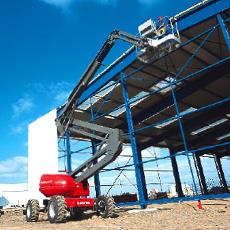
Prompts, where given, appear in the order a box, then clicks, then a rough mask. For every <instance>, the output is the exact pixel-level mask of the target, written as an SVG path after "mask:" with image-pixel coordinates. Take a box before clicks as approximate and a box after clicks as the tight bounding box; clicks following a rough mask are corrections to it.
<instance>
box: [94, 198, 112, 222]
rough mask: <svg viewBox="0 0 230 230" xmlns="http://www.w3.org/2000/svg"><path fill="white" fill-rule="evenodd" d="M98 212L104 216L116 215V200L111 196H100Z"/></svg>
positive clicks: (97, 206) (97, 205) (97, 203)
mask: <svg viewBox="0 0 230 230" xmlns="http://www.w3.org/2000/svg"><path fill="white" fill-rule="evenodd" d="M96 208H97V213H98V214H99V215H100V216H101V217H103V218H109V217H115V205H114V200H113V198H112V197H110V196H99V197H98V198H97V200H96Z"/></svg>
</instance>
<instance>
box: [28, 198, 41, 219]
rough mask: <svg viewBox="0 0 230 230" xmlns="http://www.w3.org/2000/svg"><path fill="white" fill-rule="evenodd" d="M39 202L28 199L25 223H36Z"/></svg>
mask: <svg viewBox="0 0 230 230" xmlns="http://www.w3.org/2000/svg"><path fill="white" fill-rule="evenodd" d="M39 210H40V208H39V202H38V200H35V199H30V200H28V202H27V205H26V211H25V215H26V221H27V222H37V221H38V218H39Z"/></svg>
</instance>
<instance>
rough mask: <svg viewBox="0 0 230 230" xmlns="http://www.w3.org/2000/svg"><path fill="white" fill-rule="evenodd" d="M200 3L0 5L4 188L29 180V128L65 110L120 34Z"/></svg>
mask: <svg viewBox="0 0 230 230" xmlns="http://www.w3.org/2000/svg"><path fill="white" fill-rule="evenodd" d="M197 2H198V0H196V1H194V0H190V1H181V0H174V1H172V0H152V1H151V0H20V1H19V0H7V1H0V29H1V35H0V79H1V80H0V81H1V91H0V98H1V99H0V100H1V113H0V122H1V130H2V135H1V145H0V175H1V177H0V183H12V182H26V181H27V174H26V171H27V165H26V164H27V125H28V124H29V123H30V122H31V121H33V120H35V119H36V118H38V117H39V116H41V115H43V114H45V113H47V112H49V111H50V110H51V109H53V108H56V107H57V106H59V105H61V104H62V103H63V102H64V101H65V99H66V98H67V96H68V94H69V93H70V91H71V89H72V88H73V87H74V85H75V83H76V82H77V81H78V79H79V77H80V76H81V74H82V73H83V72H84V70H85V68H86V67H87V65H88V64H89V62H90V61H91V60H92V58H93V56H94V55H95V53H96V52H97V50H98V49H99V47H100V45H101V44H102V42H103V41H104V40H105V38H106V37H107V36H108V34H109V33H110V32H111V31H112V30H114V29H122V30H124V31H127V32H130V33H134V34H135V33H137V26H138V25H139V24H141V23H142V22H144V21H145V20H147V19H149V18H156V17H158V16H159V15H174V14H176V13H178V12H180V11H182V10H184V9H186V8H188V7H190V6H191V5H193V4H195V3H197Z"/></svg>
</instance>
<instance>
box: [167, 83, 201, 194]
mask: <svg viewBox="0 0 230 230" xmlns="http://www.w3.org/2000/svg"><path fill="white" fill-rule="evenodd" d="M170 87H171V93H172V98H173V103H174V105H175V109H176V114H177V119H178V123H179V128H180V132H181V136H182V140H183V145H184V149H185V154H186V156H187V160H188V164H189V169H190V172H191V176H192V182H193V186H194V189H195V193H196V195H198V192H197V187H196V183H195V177H194V174H193V170H192V165H191V161H190V158H189V151H188V145H187V140H186V137H185V133H184V127H183V124H182V121H181V115H180V110H179V106H178V103H177V100H176V95H175V92H174V89H173V85H172V80H170Z"/></svg>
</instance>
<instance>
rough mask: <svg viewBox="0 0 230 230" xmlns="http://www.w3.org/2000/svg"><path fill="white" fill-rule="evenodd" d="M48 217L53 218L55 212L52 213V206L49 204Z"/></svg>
mask: <svg viewBox="0 0 230 230" xmlns="http://www.w3.org/2000/svg"><path fill="white" fill-rule="evenodd" d="M49 215H50V217H51V218H54V216H55V211H54V204H53V203H51V204H50V206H49Z"/></svg>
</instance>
